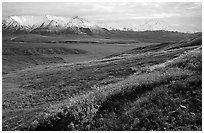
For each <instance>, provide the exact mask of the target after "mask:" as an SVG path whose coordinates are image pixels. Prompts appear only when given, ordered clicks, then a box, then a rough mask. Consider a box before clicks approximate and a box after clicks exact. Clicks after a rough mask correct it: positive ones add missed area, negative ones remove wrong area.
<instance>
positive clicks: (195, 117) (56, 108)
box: [3, 41, 202, 130]
mask: <svg viewBox="0 0 204 133" xmlns="http://www.w3.org/2000/svg"><path fill="white" fill-rule="evenodd" d="M185 44H186V43H185V42H184V43H183V45H185ZM163 45H165V44H163ZM175 45H178V44H175ZM200 45H201V41H198V43H195V44H194V43H191V45H190V44H189V45H188V46H186V47H182V48H180V49H177V48H169V47H165V48H160V47H157V46H156V47H157V48H155V49H154V50H152V48H149V47H147V48H146V50H147V51H146V53H145V52H143V53H139V54H138V53H137V52H131V54H130V53H122V54H121V55H118V56H117V58H116V57H113V58H111V59H103V60H99V61H96V62H89V63H82V64H78V65H76V64H74V65H64V64H62V65H56V66H50V67H48V66H47V67H42V68H40V67H39V68H38V69H37V68H36V70H32V69H31V70H30V69H28V70H25V71H22V72H20V73H19V74H18V73H17V74H16V75H18V81H16V82H17V83H18V84H19V85H20V86H18V87H19V89H20V90H21V92H22V94H20V95H21V98H22V99H21V98H20V99H19V98H18V99H19V100H16V99H15V97H16V96H17V94H15V93H14V94H12V98H11V97H10V96H9V95H8V94H11V93H9V92H8V93H3V108H4V112H3V129H4V130H16V129H21V130H201V117H200V116H201V104H200V103H201V101H200V100H201V82H202V80H201V68H202V67H201V49H196V50H195V51H193V52H191V53H190V54H184V55H181V54H183V53H184V52H186V51H191V50H193V49H195V48H197V47H199V46H200ZM165 46H169V45H165ZM172 46H174V45H172ZM180 55H181V56H180ZM175 58H176V59H175ZM172 59H174V60H172ZM169 60H171V62H169ZM165 62H166V63H165ZM159 64H165V65H159ZM182 64H185V65H182ZM39 70H40V71H41V72H40V71H39ZM28 72H30V73H34V74H31V75H29V74H28ZM9 76H10V77H9ZM13 76H14V75H7V78H5V81H4V84H3V89H5V90H6V86H7V87H8V88H9V86H8V84H5V83H6V81H8V79H9V78H10V79H13V80H14V81H15V80H16V78H15V77H13ZM194 82H196V83H197V84H194ZM28 83H29V84H28ZM4 86H5V87H4ZM18 87H17V88H18ZM185 90H187V92H188V93H183V92H184V91H185ZM7 91H8V90H7ZM3 92H4V90H3ZM19 92H20V91H18V93H19ZM28 92H29V93H28ZM18 95H19V94H18ZM193 95H195V96H196V98H194V97H192V96H193ZM190 96H191V97H192V98H190ZM69 98H70V99H69ZM193 98H194V99H193ZM195 100H196V103H198V105H196V107H197V108H194V103H195ZM57 101H58V103H56V102H57ZM169 103H171V104H170V106H169ZM49 104H51V105H50V106H48V105H49ZM165 111H166V113H165ZM33 112H35V113H36V115H33ZM169 113H172V115H173V117H172V116H171V115H169ZM8 114H12V115H10V116H8ZM25 114H26V115H25ZM31 114H32V115H31ZM190 121H192V122H190ZM186 124H187V125H186Z"/></svg>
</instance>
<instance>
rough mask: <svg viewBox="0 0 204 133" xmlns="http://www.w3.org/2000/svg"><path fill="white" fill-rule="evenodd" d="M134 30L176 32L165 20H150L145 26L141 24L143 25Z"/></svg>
mask: <svg viewBox="0 0 204 133" xmlns="http://www.w3.org/2000/svg"><path fill="white" fill-rule="evenodd" d="M134 30H137V31H146V30H149V31H154V30H166V31H174V28H173V27H172V26H170V25H169V24H168V23H167V22H165V21H163V20H157V19H150V20H148V21H146V22H145V23H144V24H141V25H139V26H137V27H135V29H134Z"/></svg>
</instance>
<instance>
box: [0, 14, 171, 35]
mask: <svg viewBox="0 0 204 133" xmlns="http://www.w3.org/2000/svg"><path fill="white" fill-rule="evenodd" d="M2 26H3V31H10V32H16V31H25V32H34V33H35V32H37V33H41V32H69V33H76V34H94V33H96V34H98V33H104V32H108V31H110V30H121V31H146V30H173V28H172V27H171V26H170V25H169V24H168V23H166V22H165V21H160V20H148V21H147V22H145V23H144V24H141V25H139V26H126V27H122V26H119V25H111V26H110V25H107V24H99V23H95V22H90V21H88V20H86V19H84V18H81V17H79V16H75V17H61V16H51V15H45V16H10V17H8V18H7V19H5V20H3V23H2Z"/></svg>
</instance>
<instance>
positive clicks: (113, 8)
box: [2, 2, 202, 32]
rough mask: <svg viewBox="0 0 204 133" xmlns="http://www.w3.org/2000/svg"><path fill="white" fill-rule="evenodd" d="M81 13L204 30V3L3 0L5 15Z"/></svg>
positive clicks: (123, 22)
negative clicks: (203, 15)
mask: <svg viewBox="0 0 204 133" xmlns="http://www.w3.org/2000/svg"><path fill="white" fill-rule="evenodd" d="M46 14H48V15H55V16H65V17H73V16H80V17H82V18H85V19H87V20H89V21H94V22H98V23H105V24H107V25H119V26H132V25H133V26H134V25H139V24H142V23H144V22H145V21H147V20H148V19H158V20H163V21H165V22H167V23H168V24H169V25H171V26H173V27H175V28H176V29H177V30H178V31H183V32H195V31H202V3H201V2H197V3H196V2H182V3H179V2H159V3H152V2H146V3H141V2H96V3H94V2H84V3H83V2H67V3H65V2H58V3H56V2H24V3H23V2H9V3H7V2H3V3H2V17H3V19H5V18H6V17H8V16H12V15H20V16H21V15H33V16H38V15H46Z"/></svg>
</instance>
